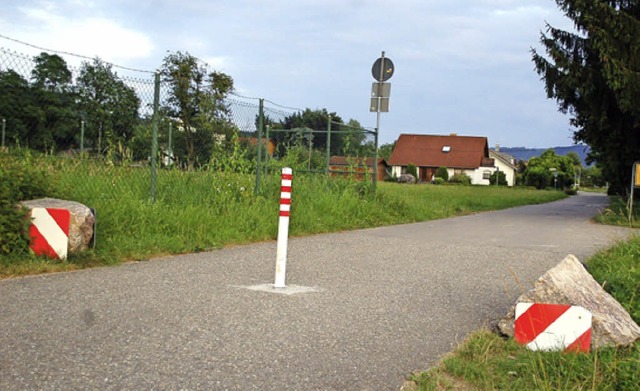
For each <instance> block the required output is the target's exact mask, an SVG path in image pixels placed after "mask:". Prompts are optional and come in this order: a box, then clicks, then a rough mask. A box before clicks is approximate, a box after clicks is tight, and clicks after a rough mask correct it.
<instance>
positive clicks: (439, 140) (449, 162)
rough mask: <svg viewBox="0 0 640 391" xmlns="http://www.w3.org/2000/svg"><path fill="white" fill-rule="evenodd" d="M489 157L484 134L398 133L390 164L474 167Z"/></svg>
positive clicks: (487, 144)
mask: <svg viewBox="0 0 640 391" xmlns="http://www.w3.org/2000/svg"><path fill="white" fill-rule="evenodd" d="M488 157H489V143H488V141H487V138H486V137H474V136H456V135H450V136H439V135H426V134H401V135H400V137H399V138H398V141H397V142H396V146H395V148H394V149H393V153H392V154H391V158H389V165H392V166H406V165H408V164H414V165H416V166H418V167H447V168H467V169H476V168H478V167H480V166H481V164H482V160H483V158H488Z"/></svg>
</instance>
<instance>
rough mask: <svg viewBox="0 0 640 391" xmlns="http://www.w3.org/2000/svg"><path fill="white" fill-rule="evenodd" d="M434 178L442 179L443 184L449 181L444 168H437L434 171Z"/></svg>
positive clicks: (447, 172) (447, 173)
mask: <svg viewBox="0 0 640 391" xmlns="http://www.w3.org/2000/svg"><path fill="white" fill-rule="evenodd" d="M436 178H442V179H443V180H444V181H445V182H446V181H448V180H449V171H447V168H446V167H438V169H437V170H436Z"/></svg>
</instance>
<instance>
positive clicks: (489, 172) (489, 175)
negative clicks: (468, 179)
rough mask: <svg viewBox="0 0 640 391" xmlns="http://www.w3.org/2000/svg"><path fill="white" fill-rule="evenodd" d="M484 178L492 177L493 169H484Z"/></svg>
mask: <svg viewBox="0 0 640 391" xmlns="http://www.w3.org/2000/svg"><path fill="white" fill-rule="evenodd" d="M482 179H491V171H489V170H484V171H483V172H482Z"/></svg>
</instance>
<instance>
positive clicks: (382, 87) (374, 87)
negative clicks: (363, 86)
mask: <svg viewBox="0 0 640 391" xmlns="http://www.w3.org/2000/svg"><path fill="white" fill-rule="evenodd" d="M378 96H380V98H388V97H390V96H391V83H371V97H372V98H377V97H378Z"/></svg>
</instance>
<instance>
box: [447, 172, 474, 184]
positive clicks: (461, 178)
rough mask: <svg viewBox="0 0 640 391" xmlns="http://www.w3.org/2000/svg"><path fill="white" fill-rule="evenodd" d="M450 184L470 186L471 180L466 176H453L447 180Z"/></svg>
mask: <svg viewBox="0 0 640 391" xmlns="http://www.w3.org/2000/svg"><path fill="white" fill-rule="evenodd" d="M449 182H450V183H459V184H461V185H470V184H471V178H470V177H469V175H467V174H455V175H454V176H452V177H451V178H449Z"/></svg>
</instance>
